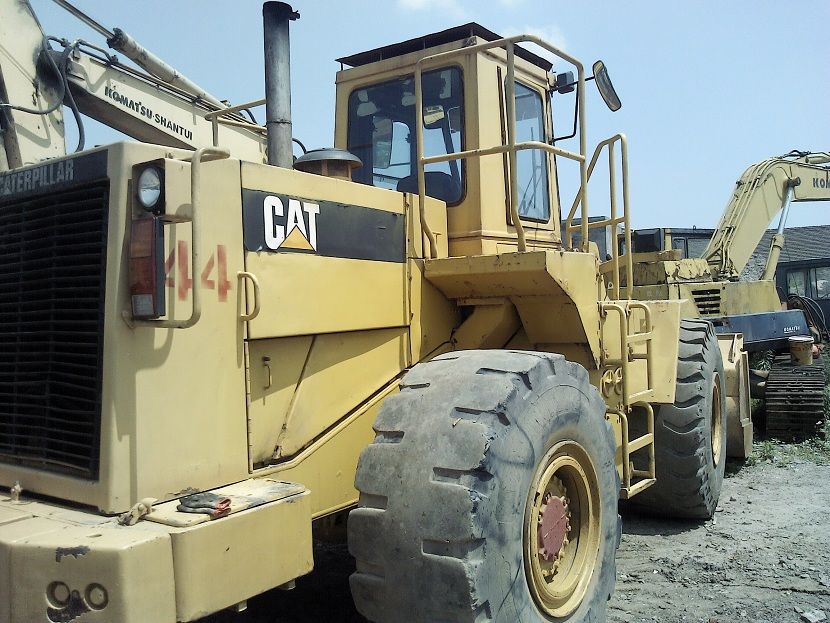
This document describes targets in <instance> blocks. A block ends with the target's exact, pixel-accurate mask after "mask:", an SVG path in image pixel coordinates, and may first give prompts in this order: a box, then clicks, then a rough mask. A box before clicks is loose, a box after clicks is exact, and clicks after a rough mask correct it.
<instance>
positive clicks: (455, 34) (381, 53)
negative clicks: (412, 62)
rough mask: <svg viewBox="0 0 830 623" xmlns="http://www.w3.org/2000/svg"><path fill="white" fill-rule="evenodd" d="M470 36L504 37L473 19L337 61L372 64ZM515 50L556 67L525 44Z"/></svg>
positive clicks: (539, 63)
mask: <svg viewBox="0 0 830 623" xmlns="http://www.w3.org/2000/svg"><path fill="white" fill-rule="evenodd" d="M469 37H479V38H481V39H484V40H485V41H495V40H496V39H501V38H502V37H501V35H497V34H496V33H494V32H493V31H492V30H487V29H486V28H485V27H484V26H482V25H481V24H477V23H475V22H470V23H468V24H463V25H461V26H455V27H453V28H448V29H447V30H442V31H440V32H434V33H431V34H428V35H424V36H423V37H416V38H415V39H409V40H407V41H402V42H401V43H393V44H392V45H385V46H383V47H381V48H375V49H374V50H369V51H368V52H358V53H357V54H352V55H351V56H343V57H341V58H338V59H337V61H338V62H339V63H341V64H343V65H346V66H348V67H360V66H361V65H368V64H369V63H375V62H377V61H382V60H385V59H388V58H394V57H396V56H403V55H404V54H409V53H411V52H417V51H419V50H426V49H428V48H434V47H437V46H439V45H445V44H447V43H452V42H453V41H463V40H464V39H467V38H469ZM515 50H516V56H518V57H519V58H523V59H524V60H526V61H528V62H530V63H533V64H534V65H536V66H537V67H541V68H542V69H543V70H545V71H550V70H551V68H552V67H553V64H552V63H551V62H550V61H548V60H546V59H544V58H542V57H541V56H538V55H536V54H534V53H533V52H529V51H528V50H526V49H524V48H522V47H521V46H518V45H517V46H516V48H515Z"/></svg>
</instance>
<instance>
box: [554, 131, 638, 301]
mask: <svg viewBox="0 0 830 623" xmlns="http://www.w3.org/2000/svg"><path fill="white" fill-rule="evenodd" d="M616 143H619V144H620V156H621V160H622V178H623V181H622V188H623V214H622V216H618V214H617V168H616V162H615V151H614V148H615V144H616ZM605 147H608V182H609V190H610V193H611V216H610V218H607V219H604V220H601V221H596V222H594V223H589V222H588V215H587V214H586V211H585V209H584V208H583V210H582V214H581V217H580V223H579V226H575V225H574V224H573V217H574V215H575V214H576V208H577V205H579V203H580V198H581V195H582V192H583V189H582V188H580V190H579V191H578V192H577V194H576V196H575V197H574V200H573V204H572V205H571V209H570V212H568V217H567V218H566V219H565V235H566V236H567V242H568V247H569V248H572V247H573V233H574V232H575V231H577V230H579V231H580V234H581V236H582V241H581V243H582V249H583V250H587V248H586V245H587V244H588V233H587V232H588V230H589V229H594V228H597V227H606V226H609V225H610V227H611V230H612V236H611V239H612V244H611V263H612V270H613V272H614V283H613V284H612V285H613V288H612V293H613V298H614V300H619V298H620V253H619V247H618V246H617V235H616V228H617V225H619V224H620V223H623V231H624V235H625V274H626V299H627V300H631V293H632V287H631V286H632V285H633V282H632V276H633V273H634V260H633V257H632V254H631V212H630V209H629V202H628V198H629V192H628V139H627V138H626V136H625V134H620V133H618V134H615V135H614V136H611V137H609V138H607V139H605V140H604V141H600V142H599V143H598V144H597V146H596V148H595V149H594V154H593V156H592V157H591V162H590V164H589V165H588V180H589V181H590V179H591V175H592V174H593V172H594V167H596V164H597V161H598V160H599V156H600V154H601V153H602V150H603V149H604V148H605ZM585 188H586V189H587V185H586V186H585Z"/></svg>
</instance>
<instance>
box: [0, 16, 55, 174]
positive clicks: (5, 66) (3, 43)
mask: <svg viewBox="0 0 830 623" xmlns="http://www.w3.org/2000/svg"><path fill="white" fill-rule="evenodd" d="M0 10H1V11H2V15H3V19H2V20H0V171H7V170H9V169H14V168H17V167H21V166H23V165H26V164H34V163H36V162H39V161H41V160H44V159H46V158H55V157H58V156H63V155H65V153H66V150H65V148H64V125H63V110H62V107H61V103H62V100H63V89H62V85H61V83H60V80H59V77H58V75H57V73H56V71H55V68H54V66H53V65H52V64H51V63H50V62H49V60H48V59H47V58H46V57H45V56H43V55H42V54H41V50H42V49H43V46H44V41H45V39H44V35H43V31H42V30H41V27H40V23H39V22H38V20H37V18H36V17H35V15H34V13H33V12H32V10H31V7H30V6H29V3H28V2H25V1H24V0H2V2H0ZM27 111H34V113H33V112H27ZM38 113H41V114H38Z"/></svg>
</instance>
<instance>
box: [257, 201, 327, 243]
mask: <svg viewBox="0 0 830 623" xmlns="http://www.w3.org/2000/svg"><path fill="white" fill-rule="evenodd" d="M318 214H320V206H319V205H318V204H316V203H311V202H309V201H300V200H299V199H290V198H288V197H276V196H274V195H268V196H267V197H265V200H264V201H263V214H262V216H263V222H264V225H265V245H266V246H267V247H268V248H269V249H271V250H273V251H277V250H287V249H291V250H292V251H309V252H311V253H316V252H317V215H318Z"/></svg>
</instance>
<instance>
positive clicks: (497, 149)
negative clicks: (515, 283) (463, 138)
mask: <svg viewBox="0 0 830 623" xmlns="http://www.w3.org/2000/svg"><path fill="white" fill-rule="evenodd" d="M522 42H527V43H535V44H536V45H538V46H539V47H541V48H542V49H544V50H547V51H548V52H550V53H551V54H553V55H554V56H556V57H558V58H561V59H562V60H564V61H565V62H567V63H570V64H571V65H573V66H574V67H575V68H576V70H577V84H578V88H577V91H576V92H577V106H578V126H579V130H578V134H579V153H576V152H573V151H569V150H567V149H562V148H560V147H556V146H554V145H549V144H547V143H543V142H540V141H526V142H521V143H517V142H516V97H515V96H516V93H515V88H516V77H515V76H516V72H515V46H516V44H517V43H522ZM494 48H503V49H504V50H505V51H506V53H507V76H506V78H505V82H506V85H505V87H506V97H505V99H506V108H507V144H506V145H505V144H502V145H494V146H492V147H486V148H479V149H468V150H465V151H458V152H453V153H449V154H441V155H437V156H424V127H423V126H424V119H423V117H424V109H423V91H422V86H421V80H422V73H423V71H424V67H425V66H427V65H429V66H434V65H436V64H438V63H443V62H446V61H447V60H450V59H452V58H454V57H459V56H466V55H469V54H475V53H478V52H482V51H485V50H490V49H494ZM415 110H416V120H415V122H416V132H415V135H416V148H417V166H418V199H419V202H418V203H419V205H418V209H419V214H420V220H421V229H422V231H423V233H424V235H425V236H426V237H427V240H428V241H429V257H432V258H435V257H438V247H437V244H436V241H435V234H434V232H433V231H432V229H431V228H430V226H429V223H428V222H427V219H426V208H425V202H426V186H425V169H426V166H427V165H428V164H434V163H437V162H449V161H451V160H462V159H465V158H479V157H481V156H489V155H495V154H507V157H508V162H509V170H510V171H509V173H510V178H509V202H510V218H511V220H512V222H513V226H514V227H515V228H516V236H517V238H518V248H519V251H526V250H527V242H526V240H525V232H524V227H523V226H522V222H521V219H520V217H519V195H518V185H519V183H518V170H517V167H516V154H517V153H518V152H519V151H520V150H523V149H541V150H543V151H545V152H547V153H550V154H554V155H557V156H562V157H563V158H567V159H569V160H574V161H576V162H578V163H579V176H580V189H581V192H580V201H581V203H582V215H583V218H582V221H583V223H586V224H587V222H588V218H587V215H588V192H587V184H588V173H587V169H586V166H585V164H586V160H587V156H586V153H587V148H586V135H585V125H586V121H585V68H584V67H583V65H582V63H581V62H580V61H579V60H577V59H576V58H574V57H573V56H571V55H569V54H566V53H565V52H563V51H562V50H560V49H558V48H556V47H555V46H553V45H551V44H550V43H548V42H546V41H544V40H543V39H540V38H539V37H536V36H533V35H516V36H514V37H507V38H503V39H497V40H495V41H488V42H484V43H479V44H477V45H473V46H469V47H464V48H460V49H458V50H450V51H448V52H440V53H438V54H432V55H430V56H425V57H424V58H422V59H420V60H419V61H418V63H417V64H416V66H415ZM583 241H584V245H583V249H584V250H585V251H587V250H588V230H587V228H585V230H584V235H583Z"/></svg>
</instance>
